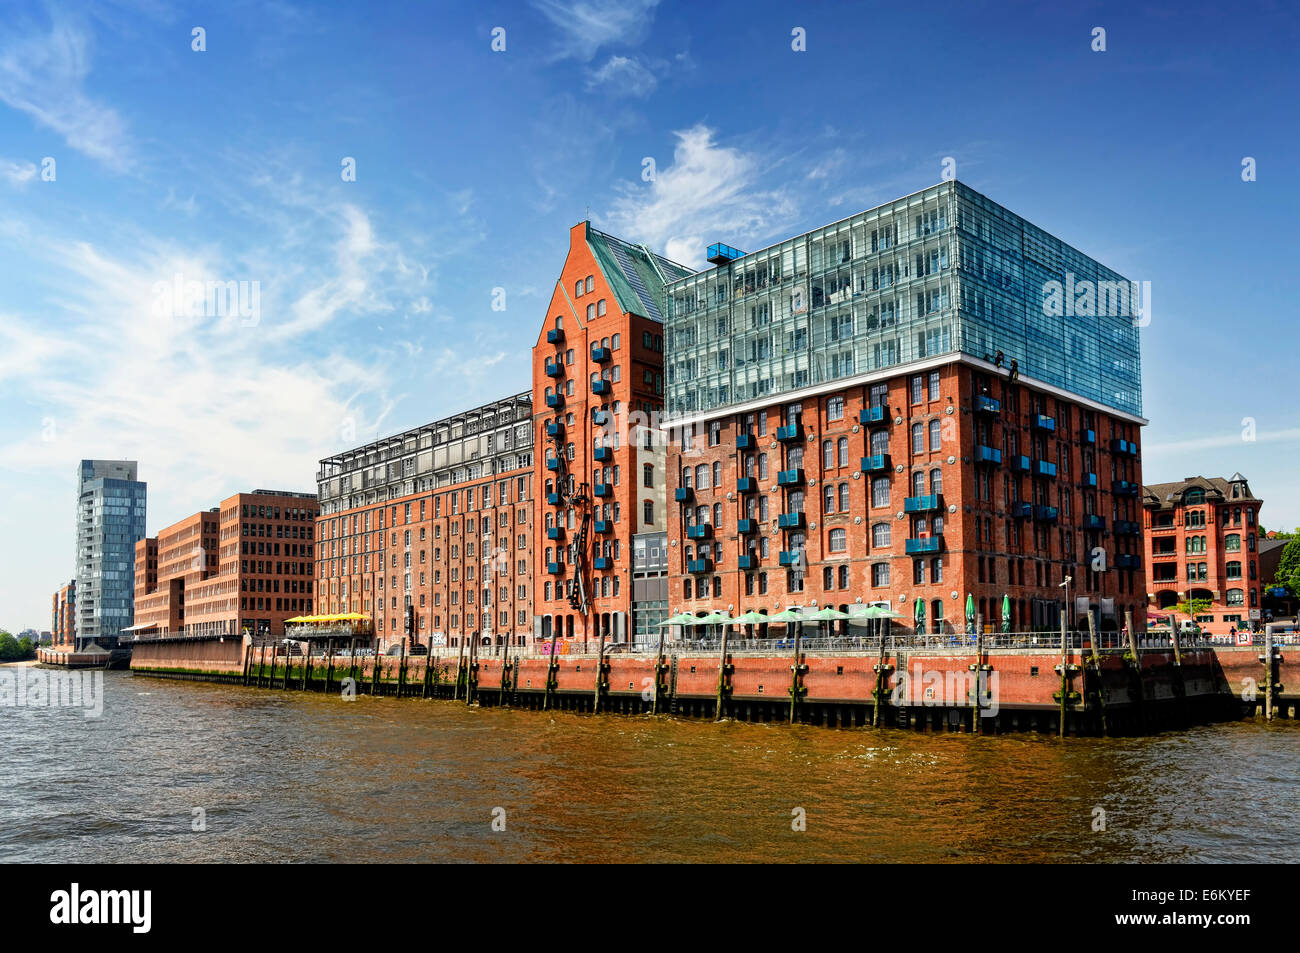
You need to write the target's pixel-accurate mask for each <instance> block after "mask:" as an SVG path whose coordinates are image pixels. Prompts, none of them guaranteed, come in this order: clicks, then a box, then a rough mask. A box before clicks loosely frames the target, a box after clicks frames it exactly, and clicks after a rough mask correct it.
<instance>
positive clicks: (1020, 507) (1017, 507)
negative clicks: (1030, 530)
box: [1011, 502, 1034, 520]
mask: <svg viewBox="0 0 1300 953" xmlns="http://www.w3.org/2000/svg"><path fill="white" fill-rule="evenodd" d="M1033 515H1034V504H1033V503H1022V502H1015V503H1012V504H1011V516H1012V518H1013V519H1018V520H1027V519H1029V517H1031V516H1033Z"/></svg>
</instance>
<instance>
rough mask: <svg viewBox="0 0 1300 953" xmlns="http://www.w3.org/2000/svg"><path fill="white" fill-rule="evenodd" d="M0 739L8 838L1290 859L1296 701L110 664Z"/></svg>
mask: <svg viewBox="0 0 1300 953" xmlns="http://www.w3.org/2000/svg"><path fill="white" fill-rule="evenodd" d="M0 750H2V751H3V752H4V754H3V759H4V765H5V768H4V770H3V772H0V860H5V861H43V862H73V861H77V862H98V861H110V862H111V861H117V862H135V861H160V862H182V863H183V862H200V861H216V862H231V861H256V862H270V861H314V862H324V861H337V862H352V861H356V862H366V861H397V862H406V861H614V862H619V861H629V862H644V861H670V862H671V861H724V862H726V861H737V862H750V861H753V862H758V861H769V862H770V861H902V862H908V861H937V862H978V861H984V862H989V861H999V862H1062V861H1072V860H1082V861H1091V862H1111V861H1116V862H1134V861H1144V862H1162V861H1175V862H1177V861H1295V860H1297V859H1300V850H1298V849H1297V845H1298V844H1300V835H1298V834H1297V828H1298V827H1300V783H1298V782H1300V757H1297V755H1300V722H1285V721H1284V722H1277V723H1275V724H1273V725H1267V726H1266V725H1264V724H1263V723H1262V722H1259V721H1255V722H1240V723H1235V724H1226V725H1218V726H1213V727H1203V728H1196V729H1193V730H1191V731H1188V732H1186V733H1181V734H1165V735H1160V736H1156V737H1150V738H1137V739H1133V738H1126V739H1066V740H1064V741H1061V740H1060V739H1057V738H1055V737H1043V736H1035V735H1027V734H1018V735H1003V736H1000V737H970V736H965V735H959V734H920V733H914V732H909V731H906V730H892V729H886V730H881V731H873V730H871V729H844V730H831V729H825V728H814V727H805V726H793V727H792V726H788V725H751V724H738V723H724V724H721V725H715V724H712V723H705V722H691V721H675V720H672V719H669V718H650V717H628V716H619V715H608V716H607V715H601V716H591V715H577V714H568V713H544V712H528V711H510V710H498V709H483V710H479V709H473V708H467V707H466V706H465V705H464V704H463V703H457V702H447V701H443V702H425V701H420V700H407V699H404V700H400V701H399V700H392V699H384V698H368V697H365V696H362V697H360V698H358V699H357V700H356V701H352V702H346V701H343V700H342V699H340V698H339V697H337V696H330V697H322V696H320V695H315V694H302V693H297V692H279V691H275V692H273V691H267V690H265V689H260V690H259V689H252V688H242V687H233V686H226V685H208V684H204V683H192V682H172V681H165V680H161V679H149V678H136V677H132V676H131V675H130V674H129V673H125V672H109V673H107V674H106V675H105V686H104V712H103V715H102V717H99V718H90V719H87V718H84V717H83V715H82V713H81V712H80V711H78V710H76V709H69V708H63V709H59V708H53V709H52V708H2V709H0ZM1099 810H1100V811H1101V812H1104V814H1102V813H1098V811H1099ZM196 811H199V812H201V813H196ZM494 818H495V824H494ZM196 826H202V827H205V828H206V829H204V830H197V831H196V830H194V827H196ZM800 826H802V827H803V828H804V829H803V830H795V829H794V828H796V827H800ZM1103 826H1104V830H1100V829H1095V828H1099V827H1103ZM499 827H504V830H499V829H494V828H499Z"/></svg>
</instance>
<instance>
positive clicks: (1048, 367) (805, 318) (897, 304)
mask: <svg viewBox="0 0 1300 953" xmlns="http://www.w3.org/2000/svg"><path fill="white" fill-rule="evenodd" d="M709 260H710V261H711V262H712V263H713V264H715V265H716V266H717V267H715V268H713V269H709V270H706V271H704V272H701V273H699V274H697V275H692V276H689V277H685V278H681V279H677V280H674V281H671V282H669V283H667V285H666V287H665V295H666V299H667V300H666V305H665V310H666V315H665V332H666V335H667V337H666V351H667V354H666V362H665V363H666V375H667V390H668V394H667V398H668V401H667V411H668V425H669V426H670V427H671V428H672V431H673V436H672V441H671V443H670V445H669V461H668V469H669V473H670V478H671V489H672V491H673V500H674V504H672V505H674V509H673V511H672V512H671V514H670V516H669V523H668V527H667V530H668V549H669V557H668V558H669V570H668V571H669V598H670V601H671V604H672V607H673V609H674V611H676V610H678V609H686V610H689V611H694V612H696V613H697V614H698V613H702V612H703V611H705V610H708V609H725V610H730V611H733V612H736V613H739V612H744V611H748V610H751V609H752V610H756V611H759V612H766V613H772V612H775V611H778V610H780V609H782V608H785V607H787V606H790V605H798V606H804V607H815V606H824V605H832V606H835V607H838V608H840V609H847V608H849V607H851V606H853V605H857V604H864V603H875V604H880V605H885V606H888V607H890V608H892V609H894V610H895V611H898V612H900V613H903V614H904V615H905V617H906V618H905V619H904V620H902V621H903V622H904V624H910V623H913V622H921V621H922V620H921V619H917V618H915V616H916V615H918V613H917V611H916V604H917V602H918V601H919V602H920V603H921V604H922V611H923V613H924V624H925V626H926V628H927V630H928V631H931V632H933V631H935V630H936V628H939V627H942V628H944V629H945V630H950V629H951V628H953V627H957V628H961V627H963V626H964V625H965V621H966V620H965V607H966V600H967V597H968V595H969V596H970V597H971V598H972V599H973V603H974V607H975V610H976V612H977V613H978V614H979V615H980V616H982V618H983V620H984V622H985V624H986V625H989V626H994V627H996V626H997V625H998V624H1000V623H1001V622H1002V619H1001V609H1002V602H1003V598H1004V597H1007V598H1009V599H1010V608H1011V614H1010V618H1009V619H1008V620H1007V622H1008V624H1009V625H1010V627H1011V628H1012V629H1013V630H1017V631H1024V630H1029V629H1033V628H1055V627H1057V626H1058V625H1059V622H1060V613H1061V607H1062V606H1063V605H1065V600H1066V594H1065V591H1064V590H1063V589H1062V588H1061V583H1062V582H1063V581H1064V579H1065V577H1066V576H1069V577H1071V580H1072V581H1071V583H1070V588H1069V598H1070V599H1071V601H1072V602H1073V607H1072V610H1071V612H1070V622H1071V624H1072V625H1076V626H1078V625H1085V624H1086V617H1085V613H1086V612H1087V611H1089V610H1092V611H1094V612H1095V613H1096V614H1097V617H1098V621H1099V624H1100V625H1101V627H1102V628H1103V629H1117V628H1119V627H1121V626H1122V625H1123V624H1124V613H1125V612H1132V613H1133V617H1134V623H1135V625H1137V626H1139V627H1141V626H1142V625H1143V624H1144V623H1145V606H1146V599H1145V594H1146V591H1147V589H1146V582H1145V575H1144V571H1143V560H1142V553H1141V517H1140V515H1139V512H1138V511H1139V507H1140V502H1139V497H1138V494H1139V488H1140V485H1141V463H1140V461H1141V452H1140V447H1139V443H1140V428H1141V426H1142V425H1143V424H1144V423H1145V421H1144V420H1143V419H1142V417H1141V416H1140V414H1141V390H1140V387H1141V384H1140V370H1139V350H1138V338H1137V330H1136V327H1135V326H1134V321H1133V315H1132V313H1131V312H1129V313H1121V314H1108V315H1103V316H1097V317H1094V316H1091V315H1090V314H1086V311H1087V309H1085V308H1079V309H1078V310H1077V311H1076V312H1072V316H1061V315H1057V314H1053V313H1051V310H1052V309H1050V308H1048V307H1045V306H1044V291H1045V289H1050V288H1053V287H1055V286H1054V285H1053V284H1052V282H1055V281H1059V282H1061V283H1062V285H1063V286H1065V287H1068V288H1071V289H1073V288H1075V287H1076V282H1077V286H1078V287H1083V282H1093V283H1094V284H1096V285H1097V286H1099V287H1100V288H1101V289H1102V290H1103V291H1105V292H1107V293H1109V292H1110V291H1111V290H1112V289H1127V288H1128V287H1129V283H1128V282H1126V281H1125V280H1124V279H1122V278H1121V277H1120V276H1119V275H1117V274H1115V273H1114V272H1111V271H1109V270H1108V269H1105V268H1104V267H1103V266H1101V265H1099V264H1098V263H1097V262H1095V261H1093V260H1092V259H1089V258H1087V257H1086V256H1084V255H1082V254H1081V253H1079V252H1077V251H1076V250H1074V249H1073V248H1070V247H1069V246H1068V245H1065V244H1064V243H1063V242H1061V241H1060V240H1059V239H1057V238H1055V237H1053V236H1051V235H1049V234H1048V233H1046V232H1044V231H1042V230H1041V229H1038V228H1036V227H1035V226H1033V225H1032V224H1030V223H1029V222H1027V221H1025V220H1024V219H1022V218H1020V217H1019V216H1016V215H1014V214H1013V213H1011V212H1009V211H1007V210H1006V209H1003V208H1002V207H1001V206H998V205H996V204H995V203H993V202H991V201H989V200H988V199H986V198H984V197H983V196H981V195H979V194H978V193H975V192H974V191H972V190H970V189H969V188H967V187H966V186H964V185H961V184H960V183H957V182H946V183H943V184H941V185H938V186H934V187H932V188H929V189H926V190H924V191H922V192H919V193H916V194H914V195H911V196H907V197H905V198H903V199H900V200H897V201H895V202H892V203H888V204H886V205H883V206H880V207H878V208H876V209H872V210H869V211H867V212H864V213H860V214H858V215H855V216H852V217H851V218H848V219H845V220H843V221H841V222H837V223H834V224H832V225H828V226H826V227H824V228H821V229H817V230H815V231H813V232H809V233H807V234H804V235H800V236H797V237H795V238H792V239H789V240H787V241H784V242H782V243H780V244H778V245H775V246H772V247H770V248H766V249H763V250H761V251H758V252H754V253H750V254H743V253H741V252H739V251H737V250H735V249H731V248H729V247H728V246H725V245H719V246H712V247H711V248H710V255H709ZM1069 300H1070V301H1071V302H1074V301H1075V299H1074V298H1073V297H1071V298H1070V299H1069ZM1125 304H1126V305H1128V304H1129V303H1127V302H1126V303H1125ZM1107 310H1113V308H1109V307H1108V309H1107ZM1080 313H1083V314H1086V316H1080Z"/></svg>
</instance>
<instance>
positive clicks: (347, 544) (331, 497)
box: [317, 392, 534, 649]
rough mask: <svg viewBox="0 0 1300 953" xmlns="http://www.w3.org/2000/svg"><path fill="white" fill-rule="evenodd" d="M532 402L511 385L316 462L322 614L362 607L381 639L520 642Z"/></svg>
mask: <svg viewBox="0 0 1300 953" xmlns="http://www.w3.org/2000/svg"><path fill="white" fill-rule="evenodd" d="M531 406H532V405H531V403H530V401H529V394H528V393H526V392H525V393H521V394H516V395H514V396H512V397H508V398H504V399H502V400H498V401H493V402H492V403H489V404H484V405H482V406H480V407H477V408H474V409H472V410H468V411H463V412H461V413H459V414H454V415H452V416H450V417H445V418H443V419H440V420H436V421H434V422H432V423H429V424H426V425H424V426H422V427H418V428H416V429H414V430H410V431H407V432H404V433H399V434H394V435H393V436H391V437H386V438H384V439H382V440H377V441H375V442H373V443H370V444H367V445H365V446H362V447H358V448H356V449H354V450H349V451H346V452H344V453H339V454H336V455H334V456H332V457H329V458H327V459H325V460H322V461H321V463H320V471H319V473H318V474H317V481H318V486H319V491H318V495H319V497H320V501H321V515H320V521H319V538H320V550H319V558H318V562H317V583H318V588H319V592H320V599H319V607H320V612H321V613H322V614H328V613H339V612H358V613H361V614H363V615H365V616H368V617H369V618H370V619H371V620H372V621H373V622H374V626H375V634H376V636H377V638H378V641H379V645H380V647H381V649H387V648H389V647H392V646H394V645H398V644H400V642H401V641H402V639H403V638H407V639H408V640H410V642H411V643H417V644H420V645H424V646H432V647H435V648H438V647H452V648H455V647H459V646H463V645H467V644H470V641H471V640H474V639H477V640H478V641H479V644H481V645H489V646H495V645H514V646H521V645H527V644H528V642H529V634H530V632H531V628H532V615H533V610H532V607H533V554H532V545H533V533H532V525H533V520H534V514H533V505H534V502H533V491H532V486H533V440H532V426H531V419H532V411H531ZM408 619H409V628H408Z"/></svg>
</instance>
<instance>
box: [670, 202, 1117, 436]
mask: <svg viewBox="0 0 1300 953" xmlns="http://www.w3.org/2000/svg"><path fill="white" fill-rule="evenodd" d="M1056 285H1059V287H1060V291H1059V293H1056ZM1089 289H1091V297H1087V296H1086V295H1087V292H1088V290H1089ZM1131 290H1132V286H1131V285H1130V283H1129V282H1127V281H1126V280H1125V279H1124V278H1122V277H1121V276H1120V275H1119V274H1117V273H1116V272H1113V271H1111V270H1110V269H1108V268H1105V267H1104V266H1102V265H1101V264H1099V263H1098V262H1096V261H1094V260H1093V259H1091V258H1088V257H1087V256H1086V255H1083V254H1082V253H1080V252H1078V251H1076V250H1075V249H1073V248H1071V247H1069V246H1068V245H1066V244H1064V243H1063V242H1061V241H1060V240H1059V239H1057V238H1055V237H1053V236H1051V235H1049V234H1048V233H1046V232H1044V231H1043V230H1042V229H1039V228H1037V227H1036V226H1034V225H1032V224H1030V223H1029V222H1027V221H1025V220H1024V219H1022V218H1021V217H1020V216H1018V215H1015V214H1014V213H1012V212H1010V211H1008V210H1006V209H1004V208H1002V207H1001V206H1000V205H997V204H996V203H995V202H992V201H990V200H989V199H987V198H985V197H984V196H982V195H980V194H979V193H977V192H975V191H974V190H972V189H970V188H968V187H967V186H965V185H962V184H961V183H958V182H955V181H953V182H944V183H940V184H939V185H936V186H932V187H931V188H928V189H925V190H923V191H921V192H917V193H915V194H913V195H909V196H906V197H904V198H901V199H898V200H896V201H894V202H890V203H888V204H885V205H882V206H879V207H878V208H874V209H870V210H868V211H866V212H861V213H859V214H857V215H854V216H852V217H850V218H847V219H844V220H842V221H840V222H836V223H833V224H831V225H827V226H824V227H822V228H819V229H815V230H813V231H811V232H807V233H805V234H803V235H799V236H797V237H794V238H791V239H788V240H786V241H783V242H781V243H779V244H777V245H773V246H770V247H768V248H765V249H762V250H761V251H757V252H753V253H750V254H746V255H744V256H743V257H741V258H738V259H736V260H734V261H730V262H728V263H724V264H722V265H720V266H719V267H717V268H713V269H710V270H707V271H704V272H700V273H698V274H695V275H691V276H688V277H685V278H681V279H678V280H676V281H672V282H670V283H669V284H668V285H667V286H666V287H665V312H666V317H667V321H666V334H667V341H666V348H665V351H666V362H665V363H666V365H667V367H666V377H667V391H668V393H667V400H668V406H667V413H668V416H669V418H670V419H672V418H689V417H695V416H708V415H709V414H710V412H711V411H714V410H720V409H723V408H727V407H729V406H733V405H735V404H743V403H747V402H750V401H764V400H771V399H773V398H775V397H777V396H778V395H782V394H790V393H794V392H798V391H800V390H802V389H804V388H808V387H816V386H817V385H820V384H825V383H828V382H832V381H841V380H846V379H849V378H854V377H858V376H862V375H869V374H872V373H873V372H876V371H882V370H886V369H888V368H892V367H896V366H899V365H904V364H909V363H912V362H915V361H919V360H925V359H930V358H934V357H938V356H941V355H944V354H952V353H958V352H961V353H965V354H969V355H971V356H973V357H976V358H981V359H983V358H988V359H990V360H991V359H992V355H994V354H996V353H997V352H998V351H1002V352H1003V353H1004V355H1005V359H1006V364H1007V365H1009V364H1010V361H1011V360H1013V359H1014V360H1016V361H1017V362H1018V366H1019V369H1020V372H1021V374H1022V375H1024V376H1026V377H1030V378H1034V379H1036V380H1040V381H1042V382H1044V383H1047V384H1052V385H1055V386H1057V387H1061V388H1063V389H1066V390H1068V391H1070V392H1071V393H1074V394H1078V395H1080V396H1083V397H1087V398H1090V399H1093V400H1096V401H1098V402H1100V403H1102V404H1104V405H1106V406H1109V407H1114V408H1115V409H1117V410H1121V411H1124V412H1126V413H1130V414H1134V415H1140V414H1141V410H1142V406H1141V386H1140V385H1141V368H1140V360H1139V353H1138V336H1137V334H1138V332H1137V327H1136V325H1135V322H1134V309H1135V307H1136V301H1135V300H1134V296H1133V294H1132V293H1131ZM1111 311H1114V312H1118V313H1114V314H1108V313H1099V312H1111Z"/></svg>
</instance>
